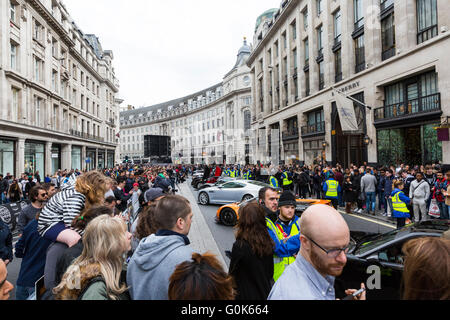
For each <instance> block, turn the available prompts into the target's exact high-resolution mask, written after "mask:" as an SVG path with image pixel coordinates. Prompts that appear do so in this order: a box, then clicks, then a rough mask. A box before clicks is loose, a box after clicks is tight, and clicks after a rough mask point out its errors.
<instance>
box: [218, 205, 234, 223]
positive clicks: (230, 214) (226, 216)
mask: <svg viewBox="0 0 450 320" xmlns="http://www.w3.org/2000/svg"><path fill="white" fill-rule="evenodd" d="M220 222H222V224H224V225H226V226H229V227H234V226H235V225H236V223H237V216H236V212H234V210H233V209H230V208H225V209H223V210H222V211H220Z"/></svg>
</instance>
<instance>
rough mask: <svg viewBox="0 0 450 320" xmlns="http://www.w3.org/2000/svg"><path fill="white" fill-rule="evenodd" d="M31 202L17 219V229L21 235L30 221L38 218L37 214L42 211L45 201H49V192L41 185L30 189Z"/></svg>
mask: <svg viewBox="0 0 450 320" xmlns="http://www.w3.org/2000/svg"><path fill="white" fill-rule="evenodd" d="M30 201H31V204H30V205H28V206H26V207H25V208H23V209H22V211H21V212H20V214H19V218H18V219H17V230H18V232H19V237H20V236H21V235H22V232H23V229H25V227H26V226H27V224H28V223H30V221H33V220H34V219H35V218H36V215H37V214H38V213H39V212H41V210H42V208H43V207H44V204H45V202H47V201H48V192H47V190H45V189H44V188H43V187H41V186H36V187H33V188H31V190H30Z"/></svg>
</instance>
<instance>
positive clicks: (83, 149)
mask: <svg viewBox="0 0 450 320" xmlns="http://www.w3.org/2000/svg"><path fill="white" fill-rule="evenodd" d="M81 170H86V146H82V147H81Z"/></svg>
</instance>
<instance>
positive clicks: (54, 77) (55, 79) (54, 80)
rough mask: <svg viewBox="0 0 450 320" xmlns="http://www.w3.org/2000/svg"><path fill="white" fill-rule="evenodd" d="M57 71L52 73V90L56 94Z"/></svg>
mask: <svg viewBox="0 0 450 320" xmlns="http://www.w3.org/2000/svg"><path fill="white" fill-rule="evenodd" d="M57 80H58V71H56V70H53V71H52V89H53V91H55V92H58V81H57Z"/></svg>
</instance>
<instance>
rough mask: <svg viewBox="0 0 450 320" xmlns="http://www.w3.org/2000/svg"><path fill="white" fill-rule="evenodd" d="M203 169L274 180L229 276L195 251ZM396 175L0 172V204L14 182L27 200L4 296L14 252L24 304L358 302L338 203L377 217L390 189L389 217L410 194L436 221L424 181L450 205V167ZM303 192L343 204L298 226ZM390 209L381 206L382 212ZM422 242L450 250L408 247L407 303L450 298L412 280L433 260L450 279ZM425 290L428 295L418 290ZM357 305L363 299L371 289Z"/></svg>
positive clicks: (249, 210) (285, 170)
mask: <svg viewBox="0 0 450 320" xmlns="http://www.w3.org/2000/svg"><path fill="white" fill-rule="evenodd" d="M198 169H203V170H204V176H203V178H204V179H207V178H208V177H210V176H211V175H212V176H214V175H217V174H219V175H225V176H230V177H242V178H244V179H255V180H260V181H264V182H269V183H270V184H271V185H272V186H271V187H265V188H262V189H261V190H260V194H259V198H258V201H254V202H249V203H248V204H247V205H246V206H243V207H241V208H240V209H239V216H240V219H239V221H238V224H237V226H236V230H235V232H236V234H235V236H236V242H235V243H234V244H233V247H232V251H231V252H230V253H229V255H230V257H231V261H230V266H229V270H228V272H227V271H225V270H224V268H223V266H222V265H221V264H220V262H219V260H218V259H217V257H216V256H214V255H213V254H210V253H198V252H195V251H194V250H193V249H192V248H191V246H190V240H189V237H188V236H189V231H190V228H191V223H192V219H195V217H194V212H193V210H192V206H191V204H190V203H189V201H188V200H187V199H186V198H184V197H183V196H180V195H177V194H176V193H177V191H178V190H177V185H178V184H180V183H183V182H184V181H186V180H187V178H188V176H189V175H191V174H192V173H193V172H195V171H196V170H198ZM393 169H394V170H395V173H394V171H393ZM393 169H392V168H389V169H381V170H377V169H376V168H371V167H368V166H365V167H362V168H356V167H352V170H350V169H348V170H342V168H341V167H340V166H336V167H334V168H333V167H331V166H326V167H324V168H321V167H300V166H292V167H287V166H286V167H271V166H242V167H241V166H191V165H178V166H173V165H169V166H151V165H148V166H144V165H140V166H134V165H118V166H116V167H114V168H109V169H104V170H99V171H90V172H80V171H78V170H75V171H73V170H72V171H60V172H58V173H57V174H55V175H54V176H53V177H46V181H41V180H40V177H39V173H37V174H24V175H23V176H22V177H21V179H14V177H11V176H10V175H7V176H6V177H5V178H4V177H3V176H1V175H0V186H4V187H2V189H1V191H2V202H10V201H12V200H16V198H11V191H10V189H11V188H12V186H13V185H15V184H17V185H18V190H19V200H22V199H29V201H30V205H28V206H26V207H24V208H23V210H22V211H21V213H20V214H19V217H18V223H17V228H18V232H19V237H20V238H19V240H18V242H17V243H16V245H15V252H14V254H13V250H12V249H13V248H12V235H11V231H10V230H9V229H8V226H7V225H6V224H5V223H3V222H2V221H1V219H0V260H1V261H0V299H8V298H9V293H10V292H11V290H12V288H13V286H12V284H10V283H9V282H8V281H7V280H6V278H7V269H6V267H7V265H8V264H9V263H10V262H11V261H12V260H13V259H14V256H15V257H16V258H20V259H22V262H21V267H20V272H19V277H18V280H17V283H16V299H17V300H27V299H28V300H30V299H42V300H52V299H55V300H171V299H172V300H234V299H236V300H266V299H271V300H278V299H288V300H291V299H293V300H296V299H306V300H315V299H320V300H325V299H336V298H338V297H344V296H345V295H352V294H354V293H355V292H356V291H357V290H359V288H353V289H348V290H346V291H345V292H335V289H334V280H335V277H337V276H339V275H340V274H341V273H342V271H343V268H344V267H345V264H346V253H347V252H348V250H349V247H350V234H349V229H348V226H347V224H346V222H345V220H344V219H343V218H342V216H341V215H340V214H339V212H338V211H337V210H336V209H335V208H337V207H338V206H339V205H342V204H345V203H350V204H351V203H353V202H356V203H357V206H358V208H359V207H360V209H362V208H363V199H362V197H361V196H360V194H362V193H363V194H364V195H365V198H364V200H367V199H370V201H369V200H367V201H366V203H367V207H366V209H367V210H368V211H375V208H374V202H375V201H374V199H375V197H376V196H377V195H379V194H380V192H381V194H382V197H380V199H384V200H388V199H389V200H388V201H387V202H390V203H391V204H392V209H391V211H390V212H392V214H393V215H395V214H396V213H397V212H401V213H405V218H404V219H405V220H406V216H407V215H406V212H409V209H406V210H408V211H406V210H405V208H404V207H403V206H402V205H401V204H402V203H404V204H405V206H406V203H407V201H406V197H407V195H410V198H413V208H414V209H413V210H414V213H416V209H417V214H418V219H420V214H422V215H426V214H427V212H426V211H422V209H423V204H422V202H421V201H422V200H423V201H425V202H426V201H428V200H430V195H429V194H428V193H426V189H427V188H425V186H429V192H430V193H431V192H432V194H433V195H432V196H431V199H436V200H438V198H437V197H438V195H439V192H441V194H442V197H441V198H439V200H438V201H440V202H444V203H445V201H447V200H450V199H449V195H448V193H447V192H448V191H450V190H447V186H448V181H450V172H449V173H447V175H446V178H445V180H444V178H443V175H442V171H440V170H439V169H438V168H436V167H434V168H431V171H430V170H428V167H427V168H424V171H425V172H426V173H425V174H422V177H421V172H419V170H415V168H413V169H411V170H410V169H409V168H407V167H406V166H405V168H401V169H400V170H397V169H396V168H393ZM430 175H433V177H430ZM435 175H436V176H435ZM403 176H404V177H403ZM394 177H395V178H394ZM400 177H402V178H400ZM439 177H440V178H439ZM47 178H49V179H50V181H48V179H47ZM430 178H431V179H432V181H431V182H430V183H429V180H428V179H430ZM404 179H405V180H407V181H405V180H404ZM11 180H12V181H11ZM5 181H6V183H5ZM333 181H334V182H333ZM41 182H42V183H41ZM346 183H347V185H346ZM431 183H432V184H433V187H431V186H430V184H431ZM6 184H7V186H6ZM349 185H350V187H349ZM380 185H381V186H382V188H380ZM280 186H281V187H280ZM388 187H389V188H388ZM406 187H408V188H409V190H408V191H406V190H405V188H406ZM14 188H16V187H14ZM279 188H282V189H283V192H282V194H281V195H280V190H279ZM386 188H387V190H386ZM378 190H380V191H378ZM397 190H399V191H398V192H397ZM402 190H404V191H402ZM422 190H423V191H422ZM438 190H440V191H438ZM348 192H352V193H356V194H354V195H351V196H350V195H349V194H348ZM411 192H412V193H411ZM421 192H424V194H423V197H422V194H421ZM13 193H14V191H13ZM3 195H5V196H4V197H3ZM411 195H412V196H411ZM297 196H298V197H310V196H315V197H317V198H325V199H330V200H332V203H333V205H334V207H335V208H333V207H332V206H327V205H316V206H312V207H310V208H308V209H307V210H306V211H305V212H304V213H303V216H302V218H301V219H300V218H298V217H297V216H296V215H295V206H296V197H297ZM417 199H420V201H417V203H416V200H417ZM19 200H16V201H19ZM350 200H352V201H350ZM442 200H443V201H442ZM387 202H386V201H380V206H381V208H383V206H384V208H386V207H387V205H386V203H387ZM342 207H343V206H342ZM350 208H351V206H350ZM425 208H426V204H425ZM439 208H442V206H440V207H439ZM445 208H446V209H448V205H447V206H446V207H445ZM347 209H349V206H347ZM385 210H388V209H385ZM442 216H444V215H443V214H442V213H441V217H442ZM413 217H414V215H412V217H411V218H412V219H414V218H413ZM399 225H401V223H399ZM422 245H423V246H426V247H427V248H428V249H427V250H429V251H432V250H433V248H435V249H436V248H440V250H442V248H444V250H447V252H449V242H448V240H444V239H442V240H441V239H438V240H436V239H432V240H429V239H420V240H417V241H416V243H415V245H414V246H411V245H410V244H409V243H407V244H406V245H405V254H406V255H407V257H408V259H406V262H405V270H406V268H407V269H408V273H406V275H407V276H408V278H407V281H405V284H406V288H405V290H404V292H405V296H404V297H405V298H415V299H420V298H422V297H426V298H428V299H429V298H432V299H448V298H449V296H448V292H449V288H448V283H449V282H448V281H447V285H446V287H445V286H444V287H445V288H444V289H442V288H441V287H440V288H435V287H433V283H435V282H433V281H434V280H435V278H436V277H437V276H438V275H437V274H433V273H432V272H430V273H428V272H427V273H426V274H425V275H424V274H422V275H421V277H420V278H417V279H420V282H418V281H419V280H417V281H416V280H415V279H416V278H415V277H414V275H415V274H416V273H415V272H417V271H416V270H414V268H424V265H425V266H427V265H428V264H430V265H431V263H433V265H434V266H436V268H440V271H444V272H447V274H448V270H446V269H445V268H447V269H448V263H447V262H445V261H444V260H442V261H433V262H432V261H431V260H433V257H432V256H430V255H427V256H425V257H422V255H423V254H424V253H423V252H422V251H418V250H415V248H416V247H417V246H422ZM441 252H442V251H441ZM447 256H448V255H447ZM416 259H419V260H420V263H417V261H416ZM409 261H411V264H410V266H411V267H409V265H408V262H409ZM405 280H406V279H405ZM426 280H433V281H426ZM447 280H448V279H447ZM36 283H38V284H39V285H38V286H37V287H38V292H36V291H35V284H36ZM418 287H420V289H421V290H422V291H423V292H426V294H425V293H424V296H421V295H420V294H419V295H417V294H412V293H411V292H417V290H418ZM361 288H364V284H361ZM419 292H420V291H419ZM354 299H355V300H363V299H365V293H364V292H363V293H360V294H359V295H357V296H355V297H354Z"/></svg>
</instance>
